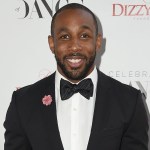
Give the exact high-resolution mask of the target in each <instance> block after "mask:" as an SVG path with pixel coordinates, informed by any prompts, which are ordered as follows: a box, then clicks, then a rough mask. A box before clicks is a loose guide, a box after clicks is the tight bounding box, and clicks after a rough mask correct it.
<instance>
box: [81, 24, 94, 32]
mask: <svg viewBox="0 0 150 150" xmlns="http://www.w3.org/2000/svg"><path fill="white" fill-rule="evenodd" d="M81 28H83V29H87V30H90V31H92V30H91V28H90V27H89V26H87V25H82V26H81Z"/></svg>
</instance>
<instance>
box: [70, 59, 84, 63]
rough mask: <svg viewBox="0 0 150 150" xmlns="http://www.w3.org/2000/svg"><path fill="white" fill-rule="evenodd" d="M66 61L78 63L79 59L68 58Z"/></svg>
mask: <svg viewBox="0 0 150 150" xmlns="http://www.w3.org/2000/svg"><path fill="white" fill-rule="evenodd" d="M68 61H69V62H71V63H79V62H80V61H81V59H68Z"/></svg>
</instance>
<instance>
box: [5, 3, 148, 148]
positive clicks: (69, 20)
mask: <svg viewBox="0 0 150 150" xmlns="http://www.w3.org/2000/svg"><path fill="white" fill-rule="evenodd" d="M48 40H49V45H50V49H51V50H52V52H53V53H54V55H55V58H56V61H57V70H56V72H55V73H54V74H52V75H50V76H49V77H47V78H45V79H42V80H41V81H38V82H37V83H35V84H33V85H29V86H27V87H24V88H21V89H19V90H17V91H15V92H14V93H13V96H12V101H11V104H10V106H9V109H8V112H7V116H6V121H5V123H4V126H5V128H6V133H5V150H63V149H64V150H86V149H87V150H148V135H147V132H148V121H147V116H146V111H145V108H144V105H143V102H142V98H141V94H140V92H139V91H138V90H136V89H134V88H132V87H129V86H127V85H124V84H122V83H120V82H118V81H116V80H114V79H112V78H110V77H108V76H106V75H104V74H103V73H102V72H100V71H99V70H97V69H96V67H95V65H94V60H95V56H96V52H97V51H98V50H99V48H100V46H101V35H100V34H99V33H98V25H97V22H96V18H95V16H94V14H93V13H92V12H91V11H90V10H89V9H88V8H86V7H85V6H82V5H80V4H75V3H72V4H68V5H66V6H64V7H62V8H61V9H60V10H58V11H57V12H56V14H55V15H54V17H53V19H52V23H51V36H49V38H48Z"/></svg>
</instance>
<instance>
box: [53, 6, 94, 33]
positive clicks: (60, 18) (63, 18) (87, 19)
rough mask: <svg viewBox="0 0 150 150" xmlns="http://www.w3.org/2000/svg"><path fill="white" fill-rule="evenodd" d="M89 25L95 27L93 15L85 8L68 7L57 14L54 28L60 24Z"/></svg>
mask: <svg viewBox="0 0 150 150" xmlns="http://www.w3.org/2000/svg"><path fill="white" fill-rule="evenodd" d="M69 25H72V26H77V25H87V26H90V27H91V28H92V27H94V28H95V22H94V19H93V16H92V15H91V14H90V13H89V12H88V11H86V10H83V9H79V8H76V9H66V10H63V11H61V12H60V13H58V14H57V16H56V18H55V22H54V30H55V29H57V27H58V26H59V27H60V26H67V27H69Z"/></svg>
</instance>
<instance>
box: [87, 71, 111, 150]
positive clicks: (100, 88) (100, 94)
mask: <svg viewBox="0 0 150 150" xmlns="http://www.w3.org/2000/svg"><path fill="white" fill-rule="evenodd" d="M109 89H110V83H109V81H108V78H107V77H106V76H105V75H104V74H103V73H102V72H100V71H98V83H97V94H96V102H95V110H94V115H93V123H92V129H91V135H90V138H89V143H88V147H87V150H93V149H94V148H96V149H98V148H99V147H97V146H98V145H99V141H100V139H99V138H100V135H101V133H102V131H103V130H104V129H105V127H106V124H107V122H108V118H109V115H110V109H109V106H110V104H109V91H110V90H109Z"/></svg>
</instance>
